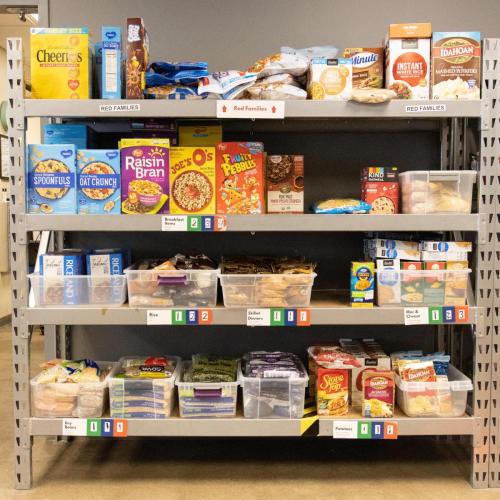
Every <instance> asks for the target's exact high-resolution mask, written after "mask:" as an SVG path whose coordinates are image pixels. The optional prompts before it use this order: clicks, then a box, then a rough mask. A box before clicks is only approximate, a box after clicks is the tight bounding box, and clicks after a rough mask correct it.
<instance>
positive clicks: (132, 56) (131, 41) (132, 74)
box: [125, 17, 149, 99]
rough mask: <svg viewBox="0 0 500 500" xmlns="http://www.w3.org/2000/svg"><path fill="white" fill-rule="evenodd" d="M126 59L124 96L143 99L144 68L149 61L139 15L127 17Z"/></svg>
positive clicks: (142, 24)
mask: <svg viewBox="0 0 500 500" xmlns="http://www.w3.org/2000/svg"><path fill="white" fill-rule="evenodd" d="M126 50H127V60H126V63H125V77H126V81H125V88H126V91H125V97H126V98H127V99H144V89H145V88H146V69H147V67H148V63H149V37H148V32H147V31H146V27H145V26H144V21H143V19H142V18H141V17H132V18H128V19H127V48H126Z"/></svg>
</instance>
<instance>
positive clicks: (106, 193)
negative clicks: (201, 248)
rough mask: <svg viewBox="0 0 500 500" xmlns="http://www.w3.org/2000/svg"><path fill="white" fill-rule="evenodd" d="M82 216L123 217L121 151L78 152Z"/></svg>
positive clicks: (93, 150)
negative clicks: (121, 203) (116, 215)
mask: <svg viewBox="0 0 500 500" xmlns="http://www.w3.org/2000/svg"><path fill="white" fill-rule="evenodd" d="M76 164H77V175H76V177H77V202H78V213H79V214H90V215H94V214H119V213H120V151H118V150H117V149H79V150H77V152H76Z"/></svg>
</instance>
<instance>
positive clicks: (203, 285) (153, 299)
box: [124, 263, 219, 307]
mask: <svg viewBox="0 0 500 500" xmlns="http://www.w3.org/2000/svg"><path fill="white" fill-rule="evenodd" d="M138 265H139V264H138V263H137V264H134V265H133V266H131V267H129V268H127V269H125V271H124V272H125V274H126V276H127V285H128V301H129V305H130V306H131V307H215V306H216V305H217V276H218V274H219V269H213V270H211V269H209V270H205V269H202V270H193V269H190V270H183V271H177V270H176V271H158V270H154V269H148V270H138V269H137V266H138Z"/></svg>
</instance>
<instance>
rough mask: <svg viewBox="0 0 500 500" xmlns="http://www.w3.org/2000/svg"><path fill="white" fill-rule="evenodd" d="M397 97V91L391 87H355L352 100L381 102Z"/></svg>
mask: <svg viewBox="0 0 500 500" xmlns="http://www.w3.org/2000/svg"><path fill="white" fill-rule="evenodd" d="M396 97H397V96H396V93H395V92H394V91H392V90H389V89H353V91H352V93H351V101H356V102H361V103H363V104H379V103H381V102H387V101H390V100H392V99H395V98H396Z"/></svg>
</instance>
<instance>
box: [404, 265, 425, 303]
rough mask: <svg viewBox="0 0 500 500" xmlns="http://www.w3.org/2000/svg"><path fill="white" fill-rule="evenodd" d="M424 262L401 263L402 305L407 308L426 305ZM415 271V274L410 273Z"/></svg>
mask: <svg viewBox="0 0 500 500" xmlns="http://www.w3.org/2000/svg"><path fill="white" fill-rule="evenodd" d="M422 269H423V264H422V262H401V270H402V271H405V272H402V273H401V304H402V305H405V306H414V305H421V304H423V303H424V280H423V275H422V273H421V271H422ZM410 271H415V272H410Z"/></svg>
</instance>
